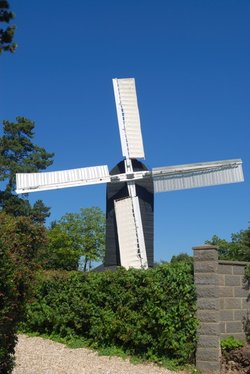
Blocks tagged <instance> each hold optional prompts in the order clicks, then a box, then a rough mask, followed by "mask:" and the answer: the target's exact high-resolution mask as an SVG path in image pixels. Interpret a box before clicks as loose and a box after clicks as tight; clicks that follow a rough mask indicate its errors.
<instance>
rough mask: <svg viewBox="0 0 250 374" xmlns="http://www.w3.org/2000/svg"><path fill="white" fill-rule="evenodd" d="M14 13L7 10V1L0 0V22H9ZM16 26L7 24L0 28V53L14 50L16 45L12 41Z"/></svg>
mask: <svg viewBox="0 0 250 374" xmlns="http://www.w3.org/2000/svg"><path fill="white" fill-rule="evenodd" d="M14 17H15V14H14V13H13V12H11V11H10V10H9V2H8V1H7V0H0V22H1V23H5V24H6V23H9V22H10V21H11V20H13V18H14ZM15 30H16V26H14V25H13V26H8V27H6V28H2V27H1V28H0V54H1V53H2V52H7V51H8V52H12V53H13V52H14V51H15V49H16V47H17V45H16V43H13V38H14V34H15Z"/></svg>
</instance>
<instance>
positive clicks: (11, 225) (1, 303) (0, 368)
mask: <svg viewBox="0 0 250 374" xmlns="http://www.w3.org/2000/svg"><path fill="white" fill-rule="evenodd" d="M45 245H46V231H45V228H44V227H42V226H41V225H37V224H34V223H33V222H32V221H31V219H29V218H27V217H17V218H15V217H12V216H9V215H7V214H6V213H4V212H0V268H1V271H0V373H3V374H7V373H11V370H12V368H13V364H14V349H15V344H16V341H17V325H18V323H19V322H20V321H21V320H22V318H23V315H24V307H25V302H26V300H27V298H28V297H29V296H30V294H31V284H32V279H33V274H34V270H36V269H37V268H38V265H37V260H36V257H37V253H39V252H40V251H43V247H44V246H45Z"/></svg>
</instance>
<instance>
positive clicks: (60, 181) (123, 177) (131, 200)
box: [16, 78, 244, 269]
mask: <svg viewBox="0 0 250 374" xmlns="http://www.w3.org/2000/svg"><path fill="white" fill-rule="evenodd" d="M113 88H114V95H115V102H116V110H117V117H118V124H119V132H120V139H121V146H122V155H123V157H124V159H123V160H122V161H121V162H120V163H118V164H117V165H116V167H115V168H114V169H113V170H111V172H109V170H108V166H107V165H101V166H93V167H84V168H79V169H71V170H62V171H52V172H43V173H19V174H17V175H16V181H17V189H16V192H17V193H30V192H36V191H45V190H53V189H59V188H67V187H77V186H87V185H91V184H99V183H107V211H106V217H107V219H106V226H107V227H106V255H105V261H104V264H105V266H107V267H112V266H117V265H122V266H124V267H125V268H127V269H128V268H130V267H133V268H147V267H148V266H153V197H154V193H155V192H167V191H173V190H182V189H188V188H195V187H205V186H211V185H219V184H226V183H236V182H241V181H243V180H244V177H243V171H242V161H241V160H240V159H236V160H224V161H215V162H203V163H195V164H187V165H178V166H167V167H160V168H153V169H152V170H148V169H147V168H146V167H145V165H143V164H142V162H140V161H138V158H140V159H144V148H143V141H142V134H141V125H140V116H139V110H138V104H137V96H136V88H135V80H134V79H133V78H126V79H113Z"/></svg>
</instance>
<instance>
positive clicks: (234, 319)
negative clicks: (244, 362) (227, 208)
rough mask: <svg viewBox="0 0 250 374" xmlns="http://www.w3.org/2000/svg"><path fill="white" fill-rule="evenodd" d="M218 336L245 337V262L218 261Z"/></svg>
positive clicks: (246, 306) (246, 310)
mask: <svg viewBox="0 0 250 374" xmlns="http://www.w3.org/2000/svg"><path fill="white" fill-rule="evenodd" d="M218 265H219V266H218V273H219V296H220V336H221V338H225V337H227V336H230V335H232V336H234V337H235V338H237V339H245V332H244V320H245V318H247V313H248V308H249V305H248V304H249V303H248V302H247V298H248V295H249V290H248V287H247V286H246V284H245V283H244V270H245V267H246V263H245V262H231V261H219V263H218Z"/></svg>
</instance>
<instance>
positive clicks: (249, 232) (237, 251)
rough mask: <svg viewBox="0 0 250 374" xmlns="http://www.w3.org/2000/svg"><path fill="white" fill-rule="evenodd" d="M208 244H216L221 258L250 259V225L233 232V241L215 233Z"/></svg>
mask: <svg viewBox="0 0 250 374" xmlns="http://www.w3.org/2000/svg"><path fill="white" fill-rule="evenodd" d="M206 244H212V245H216V246H217V247H218V250H219V257H220V258H221V259H225V260H237V261H250V227H248V228H247V229H246V230H241V231H240V232H238V233H234V234H232V235H231V241H227V240H225V239H220V238H219V237H218V236H217V235H214V236H213V237H212V238H211V239H210V240H207V241H206Z"/></svg>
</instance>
